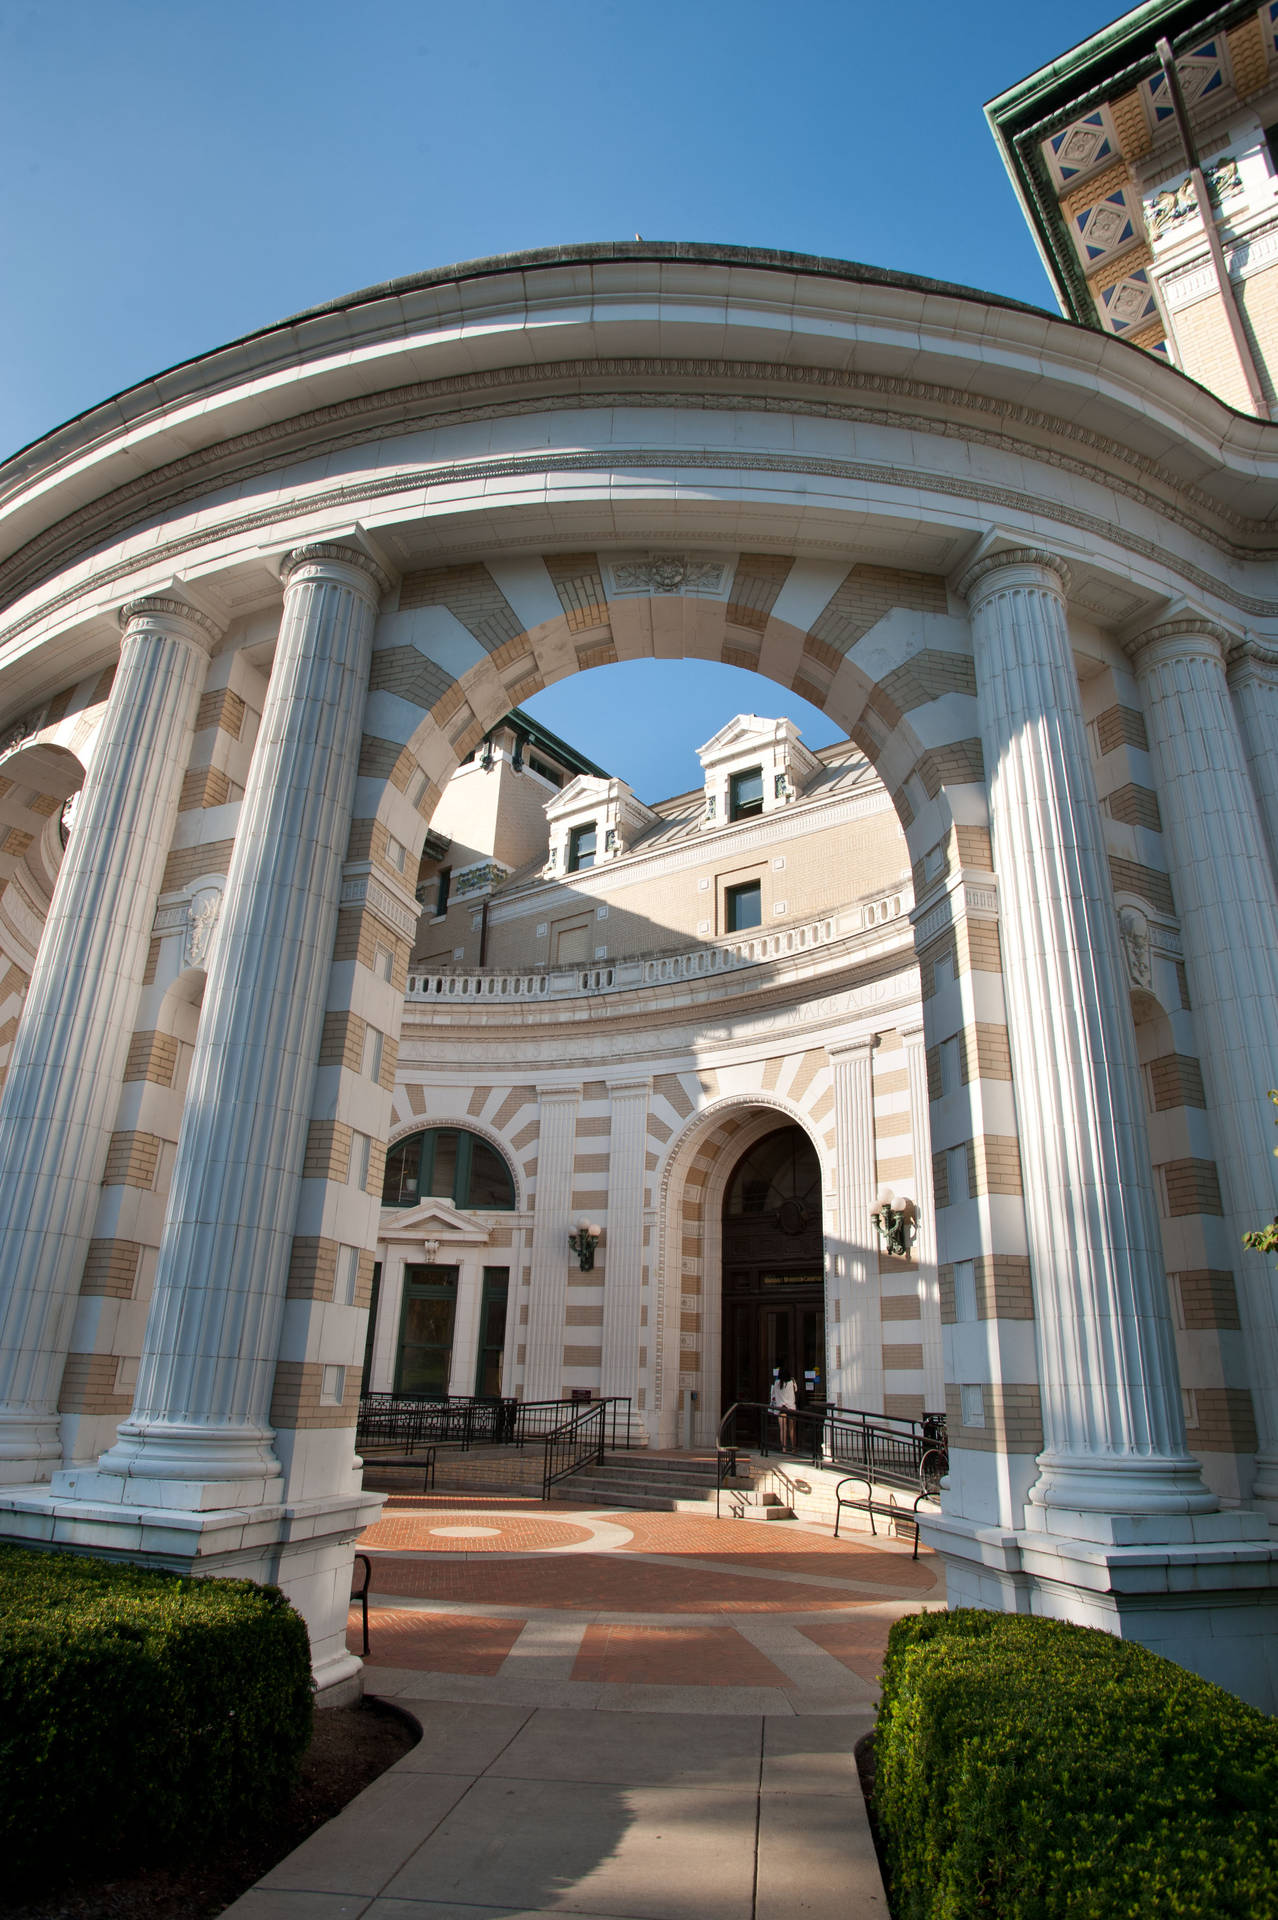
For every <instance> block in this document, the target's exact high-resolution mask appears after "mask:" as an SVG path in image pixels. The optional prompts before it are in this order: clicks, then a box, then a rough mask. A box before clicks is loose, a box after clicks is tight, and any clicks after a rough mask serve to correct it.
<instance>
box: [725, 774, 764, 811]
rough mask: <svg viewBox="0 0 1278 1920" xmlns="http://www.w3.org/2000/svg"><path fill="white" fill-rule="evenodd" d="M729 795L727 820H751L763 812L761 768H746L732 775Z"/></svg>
mask: <svg viewBox="0 0 1278 1920" xmlns="http://www.w3.org/2000/svg"><path fill="white" fill-rule="evenodd" d="M729 793H730V801H729V813H728V817H729V819H732V820H753V819H754V818H755V817H756V815H758V814H760V813H762V812H763V768H762V767H746V768H744V769H743V770H742V771H741V772H740V773H734V774H733V775H732V778H731V780H730V781H729Z"/></svg>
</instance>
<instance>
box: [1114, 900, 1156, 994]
mask: <svg viewBox="0 0 1278 1920" xmlns="http://www.w3.org/2000/svg"><path fill="white" fill-rule="evenodd" d="M1118 932H1119V937H1120V939H1121V940H1122V943H1123V959H1124V960H1125V961H1126V962H1127V978H1128V980H1129V981H1130V982H1131V984H1132V986H1134V987H1147V988H1148V987H1152V986H1153V984H1154V969H1153V966H1152V964H1151V962H1150V958H1149V922H1148V920H1147V919H1146V918H1145V916H1144V914H1143V913H1142V912H1141V910H1140V908H1139V907H1121V908H1120V909H1119V914H1118Z"/></svg>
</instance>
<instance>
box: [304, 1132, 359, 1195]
mask: <svg viewBox="0 0 1278 1920" xmlns="http://www.w3.org/2000/svg"><path fill="white" fill-rule="evenodd" d="M351 1136H352V1129H351V1128H350V1127H349V1126H347V1124H346V1122H345V1121H344V1120H312V1121H311V1124H310V1128H309V1130H308V1132H307V1135H306V1160H305V1162H304V1164H303V1167H302V1178H303V1179H304V1180H336V1181H338V1182H343V1183H344V1182H345V1181H346V1180H347V1179H349V1177H350V1171H351Z"/></svg>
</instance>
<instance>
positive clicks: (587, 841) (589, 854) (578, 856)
mask: <svg viewBox="0 0 1278 1920" xmlns="http://www.w3.org/2000/svg"><path fill="white" fill-rule="evenodd" d="M596 838H597V836H596V833H595V822H594V821H593V820H587V822H586V824H585V825H584V826H582V827H573V828H572V830H571V832H570V833H569V835H568V871H569V873H583V872H584V871H585V869H586V868H587V867H593V866H594V864H595V843H596Z"/></svg>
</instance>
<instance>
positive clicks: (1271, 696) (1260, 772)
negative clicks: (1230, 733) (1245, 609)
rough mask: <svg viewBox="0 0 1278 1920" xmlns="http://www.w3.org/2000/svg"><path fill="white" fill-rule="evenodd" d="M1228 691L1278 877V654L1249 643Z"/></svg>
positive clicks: (1231, 671)
mask: <svg viewBox="0 0 1278 1920" xmlns="http://www.w3.org/2000/svg"><path fill="white" fill-rule="evenodd" d="M1229 691H1230V693H1231V694H1232V695H1233V700H1234V712H1235V714H1236V715H1237V717H1238V728H1239V731H1240V733H1241V734H1242V743H1243V751H1244V754H1245V756H1246V760H1247V771H1248V772H1249V773H1250V775H1251V784H1252V790H1253V792H1254V793H1255V796H1256V805H1257V806H1258V807H1259V809H1260V824H1261V827H1262V828H1263V830H1264V836H1265V842H1266V851H1267V852H1268V855H1269V865H1270V867H1271V869H1272V870H1273V872H1274V874H1275V876H1278V654H1275V653H1265V652H1262V651H1261V649H1260V648H1259V647H1257V646H1256V645H1255V643H1254V642H1252V641H1249V642H1248V643H1247V644H1246V646H1244V648H1243V649H1242V651H1241V653H1239V655H1238V657H1237V659H1235V660H1234V661H1233V663H1232V664H1231V666H1230V669H1229Z"/></svg>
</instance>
